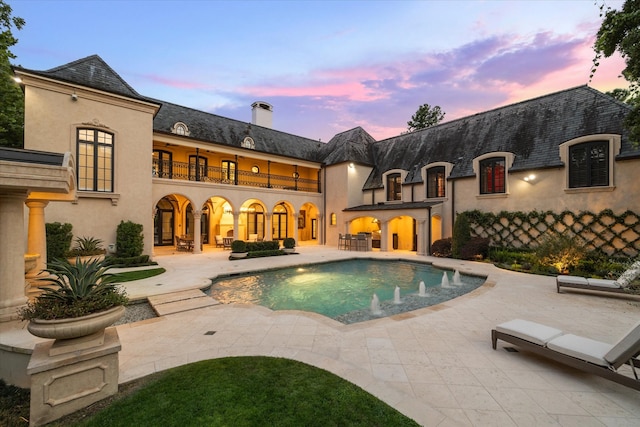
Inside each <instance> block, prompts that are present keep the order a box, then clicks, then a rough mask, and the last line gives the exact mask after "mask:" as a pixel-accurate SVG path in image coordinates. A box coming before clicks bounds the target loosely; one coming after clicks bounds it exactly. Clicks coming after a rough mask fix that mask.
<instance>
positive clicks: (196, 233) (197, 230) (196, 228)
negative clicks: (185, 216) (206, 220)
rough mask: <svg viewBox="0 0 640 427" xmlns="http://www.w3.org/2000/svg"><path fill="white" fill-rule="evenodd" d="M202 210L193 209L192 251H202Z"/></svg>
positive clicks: (198, 252)
mask: <svg viewBox="0 0 640 427" xmlns="http://www.w3.org/2000/svg"><path fill="white" fill-rule="evenodd" d="M200 218H202V211H193V253H194V254H201V253H202V224H201V223H200Z"/></svg>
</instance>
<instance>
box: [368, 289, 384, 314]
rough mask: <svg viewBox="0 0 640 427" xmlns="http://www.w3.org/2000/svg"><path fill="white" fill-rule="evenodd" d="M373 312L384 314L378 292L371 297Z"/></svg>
mask: <svg viewBox="0 0 640 427" xmlns="http://www.w3.org/2000/svg"><path fill="white" fill-rule="evenodd" d="M371 314H372V315H374V316H381V315H382V310H380V300H379V299H378V295H376V294H373V298H371Z"/></svg>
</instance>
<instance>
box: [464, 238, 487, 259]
mask: <svg viewBox="0 0 640 427" xmlns="http://www.w3.org/2000/svg"><path fill="white" fill-rule="evenodd" d="M459 251H460V257H459V258H460V259H476V258H481V259H484V258H487V256H488V255H489V239H487V238H486V237H472V238H471V239H469V241H467V243H465V244H464V245H462V247H460V249H459Z"/></svg>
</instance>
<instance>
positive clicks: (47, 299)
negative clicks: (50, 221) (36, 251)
mask: <svg viewBox="0 0 640 427" xmlns="http://www.w3.org/2000/svg"><path fill="white" fill-rule="evenodd" d="M109 268H110V267H109V266H105V265H103V261H99V260H89V261H82V260H77V261H76V264H75V265H71V264H69V263H67V262H66V261H62V260H55V261H53V262H50V263H49V264H48V266H47V268H46V269H45V271H47V272H48V273H49V274H50V276H48V277H43V278H40V279H39V280H40V281H42V282H45V283H46V285H45V286H42V287H40V288H41V289H42V290H43V293H42V294H41V295H40V296H39V297H38V298H37V299H36V300H35V301H33V302H30V303H29V304H27V307H25V308H23V309H22V310H20V312H19V315H20V318H21V319H23V320H30V319H34V318H38V319H46V320H51V319H60V318H69V317H80V316H85V315H87V314H91V313H96V312H99V311H103V310H107V309H109V308H112V307H115V306H118V305H124V304H126V303H127V302H128V298H127V296H126V293H125V291H124V290H122V289H121V288H119V287H118V286H117V285H116V284H115V281H116V277H115V276H114V275H113V274H111V273H108V272H107V270H108V269H109Z"/></svg>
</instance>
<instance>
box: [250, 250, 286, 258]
mask: <svg viewBox="0 0 640 427" xmlns="http://www.w3.org/2000/svg"><path fill="white" fill-rule="evenodd" d="M280 255H285V253H284V251H282V250H280V249H270V250H266V251H253V252H249V255H247V258H264V257H268V256H280Z"/></svg>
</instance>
